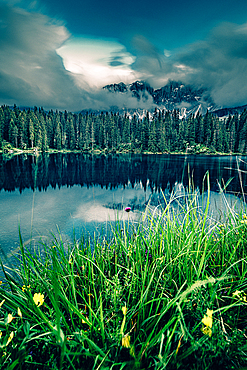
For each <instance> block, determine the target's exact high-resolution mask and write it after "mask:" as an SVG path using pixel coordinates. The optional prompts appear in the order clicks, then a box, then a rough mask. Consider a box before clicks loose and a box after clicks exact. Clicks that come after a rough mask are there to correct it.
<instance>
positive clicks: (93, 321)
mask: <svg viewBox="0 0 247 370" xmlns="http://www.w3.org/2000/svg"><path fill="white" fill-rule="evenodd" d="M205 187H206V188H208V193H207V199H205V200H206V202H205V205H204V208H201V207H200V206H199V203H198V200H197V196H196V194H193V192H191V193H189V195H188V198H187V201H186V202H184V201H182V200H181V199H180V198H177V199H176V201H177V202H178V203H179V204H180V208H179V213H178V214H177V215H176V216H175V215H174V211H173V208H172V206H171V203H168V204H166V206H164V208H161V207H156V208H155V210H152V209H151V208H149V207H147V209H146V211H145V212H144V213H143V214H142V218H141V219H140V220H139V221H138V222H137V221H135V222H134V221H132V210H131V209H130V207H126V209H125V211H126V212H127V213H128V220H127V221H126V222H121V221H120V220H117V221H116V223H113V224H112V234H111V235H108V236H107V235H104V236H101V237H99V238H98V239H97V238H93V239H90V238H88V237H86V236H85V235H84V236H83V235H82V236H81V239H80V240H74V242H73V243H70V244H69V245H66V244H65V243H64V242H63V240H62V238H61V237H60V236H58V237H55V236H54V238H53V240H51V242H50V243H44V242H42V241H41V243H40V247H37V246H36V247H35V249H34V248H31V246H30V248H27V247H24V246H23V243H22V239H21V232H20V250H21V252H20V255H19V256H18V261H19V265H20V268H19V269H10V268H7V267H4V266H3V265H2V270H3V272H4V274H5V280H4V281H3V282H2V283H1V285H0V317H1V318H0V330H1V331H0V364H1V368H5V369H9V370H13V369H25V370H26V369H27V370H29V369H30V370H31V369H34V368H35V369H37V370H38V369H42V370H43V369H47V370H48V369H49V370H50V369H54V370H58V369H60V370H62V369H69V370H70V369H71V370H72V369H73V370H75V369H76V370H77V369H87V370H91V369H92V370H96V369H104V370H106V369H108V370H111V369H112V370H132V369H136V370H137V369H139V370H141V369H143V370H145V369H152V370H159V369H160V370H161V369H167V370H173V369H183V370H186V369H188V370H191V369H194V370H207V369H208V370H214V369H215V370H216V369H219V368H221V369H225V370H228V369H229V370H230V369H238V370H240V369H244V368H245V366H246V363H247V345H246V339H247V327H246V322H247V248H246V246H247V216H246V214H245V213H243V212H241V211H240V212H239V211H238V213H237V212H236V211H235V210H234V209H231V210H230V211H229V214H228V215H227V221H226V222H225V223H222V222H221V223H220V222H216V221H214V220H211V221H210V218H209V215H208V209H209V196H210V190H209V180H208V178H207V184H206V185H205ZM174 197H175V195H174ZM173 200H174V199H173ZM171 201H172V200H171Z"/></svg>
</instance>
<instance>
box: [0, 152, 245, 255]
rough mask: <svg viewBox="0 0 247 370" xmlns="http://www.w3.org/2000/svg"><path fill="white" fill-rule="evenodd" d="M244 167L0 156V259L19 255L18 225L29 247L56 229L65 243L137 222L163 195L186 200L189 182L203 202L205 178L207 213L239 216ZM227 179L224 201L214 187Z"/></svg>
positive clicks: (221, 162) (202, 161) (212, 161)
mask: <svg viewBox="0 0 247 370" xmlns="http://www.w3.org/2000/svg"><path fill="white" fill-rule="evenodd" d="M239 159H241V160H239ZM237 160H238V161H237ZM246 163H247V158H246V157H241V158H238V159H237V157H234V156H188V157H187V156H183V155H137V154H126V155H111V156H103V155H99V156H95V155H85V154H61V153H58V154H45V155H39V156H38V157H35V156H31V155H19V156H14V157H13V158H11V159H6V157H3V156H0V204H1V208H0V220H1V229H0V248H1V256H2V259H5V260H8V259H9V256H10V255H12V254H13V253H14V254H15V253H16V252H17V251H18V248H19V240H18V227H19V225H20V228H21V233H22V237H23V239H24V242H26V243H28V241H29V240H30V239H32V240H33V239H34V240H35V243H37V241H38V240H39V239H40V237H47V236H51V232H53V233H57V227H59V230H60V232H61V234H62V236H63V237H65V238H71V237H73V235H74V236H75V237H76V238H79V237H80V235H81V233H82V232H85V231H86V232H87V233H90V234H93V233H96V234H97V233H100V232H102V231H103V232H104V231H106V229H107V227H108V226H107V224H108V222H109V221H115V220H117V219H120V220H122V221H125V220H127V219H128V218H130V219H131V220H137V219H138V218H139V217H140V213H139V211H143V210H144V209H145V207H146V205H147V204H149V205H150V207H154V208H155V207H160V205H162V202H163V203H164V196H165V199H166V201H169V199H170V198H169V197H170V195H171V193H172V191H174V192H175V193H176V196H177V197H180V198H182V197H184V196H185V195H186V193H187V189H188V185H189V180H191V181H192V183H193V187H194V189H195V191H197V192H198V194H199V196H200V197H202V193H203V191H204V190H206V181H204V182H203V179H204V178H205V173H206V172H207V171H209V176H210V184H211V195H210V197H211V203H210V207H211V208H210V214H211V215H213V217H214V215H215V218H217V215H223V214H224V213H225V212H227V211H228V205H227V204H228V203H229V204H232V205H235V208H236V209H240V208H242V207H243V202H242V200H241V199H240V198H239V197H237V196H235V195H238V194H241V186H240V178H239V175H241V181H242V186H243V190H244V191H245V190H246V185H247V181H246V180H247V178H246V173H245V172H241V173H239V172H238V171H237V168H238V166H239V167H240V169H241V170H242V171H245V169H247V166H246ZM231 178H232V180H231V181H230V183H229V185H228V186H227V191H228V192H229V193H228V194H226V195H225V196H222V194H219V193H218V192H217V191H218V190H219V186H218V182H219V183H221V184H222V186H223V183H224V182H225V183H226V182H227V181H228V180H229V179H231ZM222 179H223V180H224V181H222ZM203 186H204V188H203ZM234 194H235V195H234ZM163 195H164V196H163ZM162 198H163V200H162ZM226 200H227V201H228V203H227V202H226ZM127 206H129V207H131V209H132V211H131V212H130V213H129V214H127V213H125V212H124V208H125V207H127ZM202 207H204V205H203V204H202ZM33 244H34V242H33Z"/></svg>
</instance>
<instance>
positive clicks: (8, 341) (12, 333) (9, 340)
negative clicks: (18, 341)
mask: <svg viewBox="0 0 247 370" xmlns="http://www.w3.org/2000/svg"><path fill="white" fill-rule="evenodd" d="M13 338H14V332H13V331H12V332H11V333H10V336H9V339H8V340H7V343H6V347H7V346H8V345H9V343H10V342H11V341H12V339H13Z"/></svg>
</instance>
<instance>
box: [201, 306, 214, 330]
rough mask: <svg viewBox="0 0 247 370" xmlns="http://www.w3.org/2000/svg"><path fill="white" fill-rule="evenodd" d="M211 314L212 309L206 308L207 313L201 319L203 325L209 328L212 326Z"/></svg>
mask: <svg viewBox="0 0 247 370" xmlns="http://www.w3.org/2000/svg"><path fill="white" fill-rule="evenodd" d="M212 315H213V310H209V309H208V308H207V313H206V315H204V317H203V319H202V323H203V324H204V325H206V326H207V327H209V328H212V325H213V319H212Z"/></svg>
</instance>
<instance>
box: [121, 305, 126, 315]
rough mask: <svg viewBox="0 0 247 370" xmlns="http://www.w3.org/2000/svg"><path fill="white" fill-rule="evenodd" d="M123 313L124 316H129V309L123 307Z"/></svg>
mask: <svg viewBox="0 0 247 370" xmlns="http://www.w3.org/2000/svg"><path fill="white" fill-rule="evenodd" d="M122 311H123V314H124V316H126V315H127V307H126V306H124V307H122Z"/></svg>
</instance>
